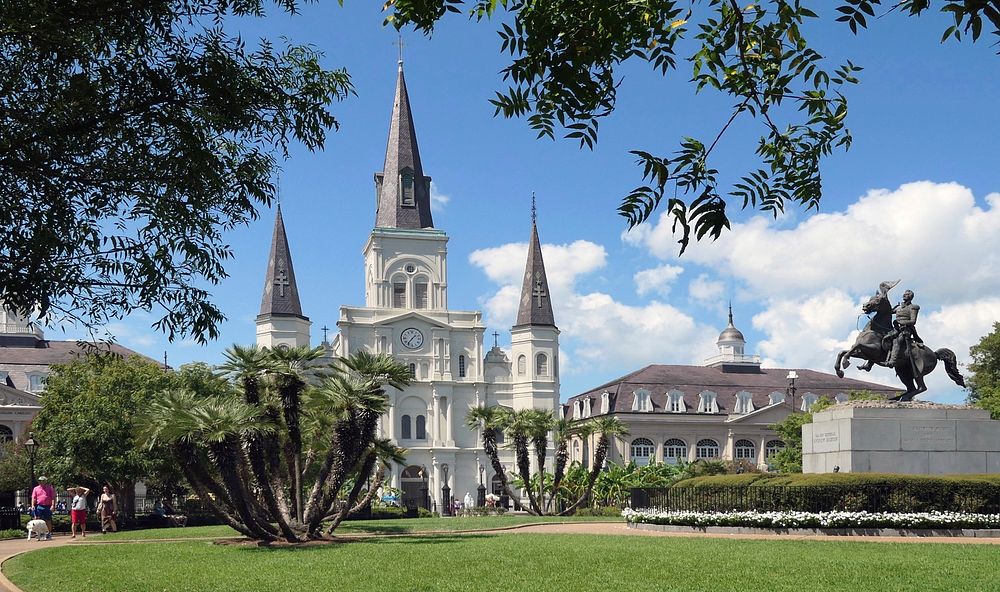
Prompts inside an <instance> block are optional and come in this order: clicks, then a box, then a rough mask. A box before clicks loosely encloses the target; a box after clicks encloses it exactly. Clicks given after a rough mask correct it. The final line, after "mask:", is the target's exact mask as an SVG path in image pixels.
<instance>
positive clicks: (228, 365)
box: [216, 345, 292, 538]
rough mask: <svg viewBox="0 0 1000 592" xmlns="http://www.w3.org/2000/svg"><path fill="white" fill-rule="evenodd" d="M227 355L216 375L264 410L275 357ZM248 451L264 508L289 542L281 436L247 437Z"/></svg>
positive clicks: (246, 352)
mask: <svg viewBox="0 0 1000 592" xmlns="http://www.w3.org/2000/svg"><path fill="white" fill-rule="evenodd" d="M224 355H225V359H226V361H225V362H224V363H223V364H221V365H219V366H217V367H216V372H217V373H218V374H219V375H221V376H224V377H226V378H228V379H229V380H232V381H234V382H237V383H238V384H239V385H240V386H241V387H242V391H243V398H244V401H246V403H247V404H248V405H253V406H260V405H261V392H260V388H261V382H262V380H263V378H264V376H265V374H266V373H267V372H268V371H270V370H273V369H274V364H273V360H272V356H271V355H270V354H269V352H268V351H267V350H265V349H261V348H258V347H257V346H256V345H253V346H250V347H244V346H240V345H233V346H232V347H230V348H228V349H226V351H225V352H224ZM264 412H265V414H266V415H268V416H270V417H271V418H272V419H273V418H274V416H275V415H276V413H275V412H274V411H273V410H272V409H266V410H265V411H264ZM246 449H247V456H248V457H249V459H250V470H251V471H252V473H253V476H254V479H256V481H257V486H258V487H259V489H260V493H261V497H262V498H263V501H264V505H265V506H266V507H267V509H268V511H269V512H270V513H271V515H272V516H273V517H274V519H275V521H276V522H277V524H278V527H279V528H280V530H281V531H282V534H284V535H285V537H286V538H287V537H288V536H289V535H290V534H291V533H292V529H291V527H290V525H289V519H290V515H289V510H288V500H287V497H286V494H285V490H286V488H287V487H288V483H287V482H286V481H285V480H284V479H283V478H282V477H281V474H282V471H281V468H280V456H279V449H280V444H279V440H278V438H277V435H276V434H274V433H270V434H264V435H262V434H252V435H250V436H248V437H247V440H246ZM268 461H270V466H268Z"/></svg>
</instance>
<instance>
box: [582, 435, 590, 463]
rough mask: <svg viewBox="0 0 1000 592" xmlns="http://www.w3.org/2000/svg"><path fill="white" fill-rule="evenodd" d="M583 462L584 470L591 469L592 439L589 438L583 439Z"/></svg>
mask: <svg viewBox="0 0 1000 592" xmlns="http://www.w3.org/2000/svg"><path fill="white" fill-rule="evenodd" d="M581 462H582V463H583V468H585V469H589V468H590V439H588V438H584V439H583V460H582V461H581Z"/></svg>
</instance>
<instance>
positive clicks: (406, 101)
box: [375, 56, 434, 229]
mask: <svg viewBox="0 0 1000 592" xmlns="http://www.w3.org/2000/svg"><path fill="white" fill-rule="evenodd" d="M375 191H376V194H377V197H378V204H377V208H378V209H377V211H376V213H375V226H376V227H379V228H408V229H420V228H433V226H434V221H433V220H432V219H431V197H430V193H431V178H430V177H425V176H424V169H423V166H421V164H420V150H419V148H418V147H417V132H416V130H415V129H414V127H413V115H412V113H411V112H410V98H409V95H408V94H407V92H406V79H405V78H404V77H403V60H402V56H400V60H399V73H398V76H397V79H396V97H395V100H394V102H393V105H392V119H391V120H390V122H389V141H388V143H387V146H386V149H385V164H384V165H383V167H382V172H381V173H375Z"/></svg>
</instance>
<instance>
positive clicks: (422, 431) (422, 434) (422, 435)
mask: <svg viewBox="0 0 1000 592" xmlns="http://www.w3.org/2000/svg"><path fill="white" fill-rule="evenodd" d="M416 439H417V440H426V439H427V418H426V417H424V416H423V415H418V416H417V438H416Z"/></svg>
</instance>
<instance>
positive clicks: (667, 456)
mask: <svg viewBox="0 0 1000 592" xmlns="http://www.w3.org/2000/svg"><path fill="white" fill-rule="evenodd" d="M687 457H688V445H687V443H686V442H684V440H681V439H680V438H671V439H669V440H667V441H666V442H664V443H663V462H665V463H668V464H671V465H675V464H677V463H678V462H680V461H686V460H687Z"/></svg>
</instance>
